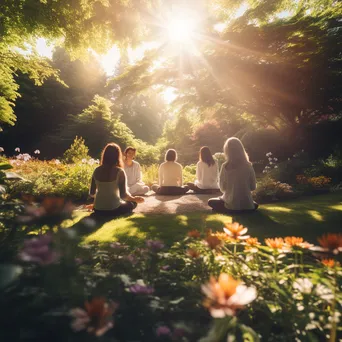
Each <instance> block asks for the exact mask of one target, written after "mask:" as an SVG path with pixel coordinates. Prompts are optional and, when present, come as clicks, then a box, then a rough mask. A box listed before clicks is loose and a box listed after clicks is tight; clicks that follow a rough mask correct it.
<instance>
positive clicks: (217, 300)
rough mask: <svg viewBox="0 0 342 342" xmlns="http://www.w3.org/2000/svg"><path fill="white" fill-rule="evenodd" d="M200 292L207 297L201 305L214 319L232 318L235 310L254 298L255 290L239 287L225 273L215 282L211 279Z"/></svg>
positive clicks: (236, 282) (239, 285)
mask: <svg viewBox="0 0 342 342" xmlns="http://www.w3.org/2000/svg"><path fill="white" fill-rule="evenodd" d="M202 292H203V293H204V294H205V295H206V297H207V298H206V299H205V301H204V303H203V305H204V306H205V307H206V308H208V309H209V311H210V313H211V315H212V316H213V317H215V318H219V317H224V316H232V315H234V314H235V312H236V310H237V309H240V308H242V307H243V306H244V305H246V304H249V303H250V302H252V301H253V300H254V299H255V298H256V290H255V288H253V287H250V288H248V287H246V286H244V285H241V284H240V282H239V281H237V280H235V279H234V278H232V277H231V276H229V275H228V274H226V273H222V274H220V276H219V278H218V280H217V281H216V279H215V278H214V277H211V278H210V280H209V282H208V283H207V284H205V285H202Z"/></svg>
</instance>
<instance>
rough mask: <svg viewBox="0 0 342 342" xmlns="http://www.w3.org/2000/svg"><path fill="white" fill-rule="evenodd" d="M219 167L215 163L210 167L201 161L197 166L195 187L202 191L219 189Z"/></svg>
mask: <svg viewBox="0 0 342 342" xmlns="http://www.w3.org/2000/svg"><path fill="white" fill-rule="evenodd" d="M217 175H218V166H217V163H216V162H215V163H214V164H213V165H210V166H209V165H208V164H207V163H206V162H204V161H199V162H198V163H197V166H196V176H197V179H196V181H195V185H196V186H197V187H199V188H200V189H218V183H217Z"/></svg>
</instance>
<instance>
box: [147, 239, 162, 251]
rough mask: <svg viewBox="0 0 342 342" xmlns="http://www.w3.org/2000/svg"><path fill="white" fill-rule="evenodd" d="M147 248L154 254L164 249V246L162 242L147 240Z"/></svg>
mask: <svg viewBox="0 0 342 342" xmlns="http://www.w3.org/2000/svg"><path fill="white" fill-rule="evenodd" d="M146 246H147V247H148V248H149V249H150V250H151V251H152V252H158V251H160V250H161V249H163V248H164V246H165V245H164V244H163V243H162V242H161V241H160V240H147V241H146Z"/></svg>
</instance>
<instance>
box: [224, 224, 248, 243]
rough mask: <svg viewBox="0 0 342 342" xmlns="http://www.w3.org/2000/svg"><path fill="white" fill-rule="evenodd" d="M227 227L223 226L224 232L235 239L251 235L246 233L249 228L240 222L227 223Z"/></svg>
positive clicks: (242, 238) (243, 238) (246, 237)
mask: <svg viewBox="0 0 342 342" xmlns="http://www.w3.org/2000/svg"><path fill="white" fill-rule="evenodd" d="M225 226H226V227H225V228H223V230H224V232H225V233H226V234H227V235H228V236H230V237H231V238H233V239H235V240H245V239H248V238H249V235H244V234H246V233H247V231H248V228H246V227H244V226H243V225H241V224H239V223H238V222H234V223H225Z"/></svg>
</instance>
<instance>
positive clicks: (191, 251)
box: [186, 248, 201, 259]
mask: <svg viewBox="0 0 342 342" xmlns="http://www.w3.org/2000/svg"><path fill="white" fill-rule="evenodd" d="M186 254H187V255H188V256H189V257H190V258H193V259H197V258H199V257H200V255H201V254H200V252H199V251H197V250H196V249H192V248H190V249H188V250H187V251H186Z"/></svg>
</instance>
